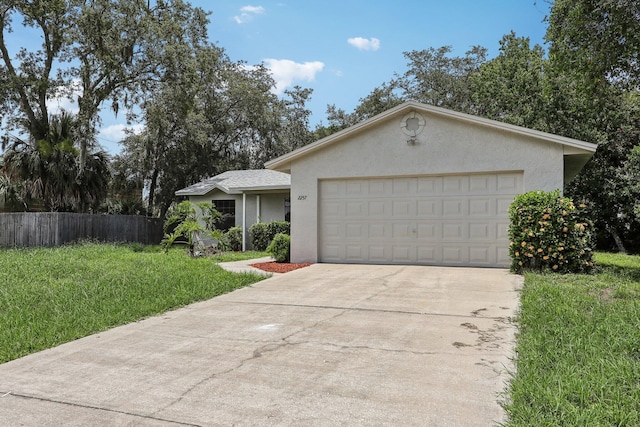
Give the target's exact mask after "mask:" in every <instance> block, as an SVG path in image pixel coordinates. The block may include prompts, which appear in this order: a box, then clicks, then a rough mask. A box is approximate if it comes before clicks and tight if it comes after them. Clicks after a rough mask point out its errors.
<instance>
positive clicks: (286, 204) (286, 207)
mask: <svg viewBox="0 0 640 427" xmlns="http://www.w3.org/2000/svg"><path fill="white" fill-rule="evenodd" d="M284 220H285V221H287V222H291V198H289V197H287V198H286V199H284Z"/></svg>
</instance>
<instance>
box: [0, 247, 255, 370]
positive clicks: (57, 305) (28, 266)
mask: <svg viewBox="0 0 640 427" xmlns="http://www.w3.org/2000/svg"><path fill="white" fill-rule="evenodd" d="M264 255H265V254H264V253H262V252H253V253H248V254H238V255H236V254H233V255H229V254H227V255H220V256H218V258H217V259H216V260H212V259H211V258H190V257H188V256H186V255H185V251H184V248H176V249H172V250H170V251H169V253H167V254H165V253H163V252H161V251H160V249H159V248H158V247H144V246H141V245H115V244H96V243H83V244H78V245H69V246H62V247H58V248H34V249H0V363H3V362H7V361H9V360H12V359H15V358H18V357H21V356H25V355H27V354H29V353H33V352H36V351H40V350H43V349H46V348H50V347H54V346H56V345H59V344H62V343H64V342H67V341H71V340H74V339H77V338H81V337H84V336H87V335H90V334H93V333H96V332H100V331H104V330H106V329H109V328H113V327H114V326H118V325H122V324H126V323H129V322H133V321H136V320H139V319H142V318H145V317H148V316H152V315H155V314H159V313H162V312H165V311H167V310H171V309H174V308H177V307H181V306H184V305H187V304H190V303H192V302H196V301H202V300H206V299H210V298H212V297H214V296H216V295H220V294H223V293H226V292H229V291H232V290H234V289H237V288H240V287H243V286H247V285H249V284H252V283H255V282H257V281H259V280H262V279H264V278H265V277H264V276H261V275H255V274H237V273H229V272H227V271H224V270H222V269H221V268H220V267H218V266H217V265H216V264H215V262H216V261H218V262H219V261H226V260H237V259H242V258H244V259H247V258H252V257H256V256H264Z"/></svg>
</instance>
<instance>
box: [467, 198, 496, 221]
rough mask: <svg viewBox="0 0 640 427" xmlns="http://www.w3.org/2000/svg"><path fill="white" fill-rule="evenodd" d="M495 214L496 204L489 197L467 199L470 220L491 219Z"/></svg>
mask: <svg viewBox="0 0 640 427" xmlns="http://www.w3.org/2000/svg"><path fill="white" fill-rule="evenodd" d="M497 212H498V210H497V203H496V201H495V199H493V198H491V197H480V198H472V199H469V216H470V217H472V218H478V217H484V218H492V217H495V216H496V213H497Z"/></svg>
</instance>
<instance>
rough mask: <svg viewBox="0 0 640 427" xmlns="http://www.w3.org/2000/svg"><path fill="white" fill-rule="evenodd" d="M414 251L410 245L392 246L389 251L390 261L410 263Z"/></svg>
mask: <svg viewBox="0 0 640 427" xmlns="http://www.w3.org/2000/svg"><path fill="white" fill-rule="evenodd" d="M414 251H415V249H414V248H413V247H412V246H410V245H393V246H392V249H391V257H392V258H391V261H392V262H396V263H411V262H413V259H415V256H413V253H414Z"/></svg>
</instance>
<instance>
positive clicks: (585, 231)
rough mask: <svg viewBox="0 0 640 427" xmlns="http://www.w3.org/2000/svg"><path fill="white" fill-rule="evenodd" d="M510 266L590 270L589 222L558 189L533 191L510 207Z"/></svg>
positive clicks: (590, 233) (570, 270)
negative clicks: (561, 195)
mask: <svg viewBox="0 0 640 427" xmlns="http://www.w3.org/2000/svg"><path fill="white" fill-rule="evenodd" d="M509 219H510V225H509V240H510V245H509V246H510V247H509V254H510V256H511V270H512V271H514V272H516V273H522V272H523V271H524V270H535V271H553V272H558V273H587V272H590V271H592V270H593V267H594V264H593V249H592V247H593V238H592V229H593V225H592V222H591V221H590V220H589V219H588V218H586V216H585V213H584V210H583V208H582V206H581V207H576V206H575V205H574V204H573V201H572V200H571V199H569V198H566V197H560V191H558V190H557V191H551V192H546V191H532V192H529V193H525V194H521V195H519V196H517V197H516V198H515V199H514V201H513V202H512V203H511V206H510V207H509Z"/></svg>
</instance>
